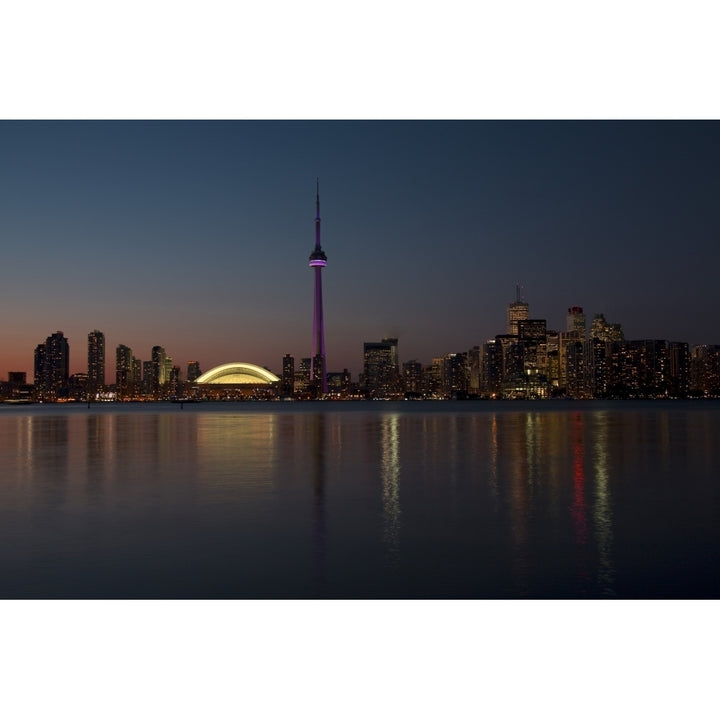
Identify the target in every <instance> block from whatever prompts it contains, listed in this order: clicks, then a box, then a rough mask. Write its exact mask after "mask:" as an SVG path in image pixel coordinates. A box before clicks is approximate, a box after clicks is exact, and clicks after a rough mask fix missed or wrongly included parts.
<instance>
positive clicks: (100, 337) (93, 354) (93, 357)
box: [88, 330, 105, 394]
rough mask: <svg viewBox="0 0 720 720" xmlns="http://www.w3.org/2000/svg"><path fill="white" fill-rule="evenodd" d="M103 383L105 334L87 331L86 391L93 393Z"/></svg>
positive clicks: (100, 388)
mask: <svg viewBox="0 0 720 720" xmlns="http://www.w3.org/2000/svg"><path fill="white" fill-rule="evenodd" d="M104 385H105V335H104V334H103V333H101V332H100V331H99V330H93V331H92V332H91V333H88V392H90V393H92V394H95V393H96V392H98V391H99V390H102V388H103V386H104Z"/></svg>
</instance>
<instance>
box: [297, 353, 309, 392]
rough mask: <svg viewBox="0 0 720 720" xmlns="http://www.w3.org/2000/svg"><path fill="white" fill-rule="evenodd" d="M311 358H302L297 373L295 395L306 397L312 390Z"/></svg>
mask: <svg viewBox="0 0 720 720" xmlns="http://www.w3.org/2000/svg"><path fill="white" fill-rule="evenodd" d="M310 362H311V361H310V358H301V359H300V365H299V367H298V369H297V372H296V373H295V393H296V394H298V395H305V394H306V393H307V392H308V390H309V388H310Z"/></svg>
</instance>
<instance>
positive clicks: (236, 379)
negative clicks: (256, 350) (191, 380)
mask: <svg viewBox="0 0 720 720" xmlns="http://www.w3.org/2000/svg"><path fill="white" fill-rule="evenodd" d="M195 382H196V383H197V384H198V385H272V384H273V383H276V382H280V378H279V377H278V376H277V375H274V374H273V373H271V372H270V371H269V370H266V369H265V368H261V367H260V366H259V365H251V364H250V363H227V364H226V365H218V366H217V367H214V368H213V369H212V370H208V371H207V372H206V373H203V374H202V375H201V376H200V377H199V378H198V379H197V380H196V381H195Z"/></svg>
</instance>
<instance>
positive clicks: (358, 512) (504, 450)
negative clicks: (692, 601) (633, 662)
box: [0, 401, 720, 598]
mask: <svg viewBox="0 0 720 720" xmlns="http://www.w3.org/2000/svg"><path fill="white" fill-rule="evenodd" d="M0 467H1V468H2V477H1V479H0V597H4V598H718V597H720V572H718V570H719V568H720V480H718V468H720V403H717V402H711V401H707V402H706V401H696V402H657V401H655V402H616V403H602V402H591V403H581V402H551V401H548V402H538V403H520V402H517V403H516V402H504V403H490V402H478V403H472V402H467V403H462V402H455V403H452V402H447V403H445V402H438V403H429V402H425V403H420V402H418V403H412V402H411V403H382V402H378V403H308V404H304V403H257V404H253V403H247V404H211V403H207V404H199V405H185V406H184V408H180V406H179V405H171V404H167V405H163V404H147V405H98V406H93V407H92V408H90V409H88V408H87V406H61V405H55V406H30V407H26V408H20V407H9V406H0Z"/></svg>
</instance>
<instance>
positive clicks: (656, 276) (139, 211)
mask: <svg viewBox="0 0 720 720" xmlns="http://www.w3.org/2000/svg"><path fill="white" fill-rule="evenodd" d="M0 138H1V140H0V144H1V145H2V149H3V153H4V156H5V157H6V158H7V162H6V163H5V165H4V166H3V169H2V170H0V178H1V180H0V187H2V189H3V195H4V197H5V206H6V213H5V220H4V224H5V228H4V232H5V235H6V237H7V238H8V244H7V247H6V263H5V271H6V281H5V282H4V286H3V290H2V294H1V297H2V300H3V303H4V305H5V307H6V308H8V309H9V310H10V312H8V313H7V314H6V322H5V323H4V326H3V330H2V331H0V377H2V378H5V377H7V373H8V372H11V371H21V372H22V371H24V372H27V373H28V377H30V376H31V375H32V349H33V348H34V347H35V346H36V345H37V343H38V342H39V341H40V340H41V339H42V338H43V337H46V336H47V335H48V334H49V333H52V332H55V331H56V330H62V331H63V332H64V334H65V336H66V337H67V338H68V340H69V342H70V345H71V360H70V362H71V368H70V371H71V373H73V372H85V371H86V370H87V366H86V362H85V360H86V347H85V338H86V337H87V335H88V333H89V332H91V331H92V330H93V329H94V328H97V329H99V330H101V331H102V332H104V333H105V337H106V341H107V348H108V352H107V356H106V372H107V373H111V372H112V370H113V368H112V361H111V357H112V355H113V352H111V350H114V348H116V347H117V346H118V345H120V344H124V345H127V346H129V347H131V348H133V351H134V352H135V353H136V355H137V356H138V357H143V358H145V357H146V356H147V355H148V354H149V351H150V348H152V347H153V346H155V345H161V346H163V347H165V348H166V349H167V352H168V354H169V355H171V356H172V357H173V362H174V363H175V364H177V365H180V366H181V367H182V368H185V367H186V366H187V363H188V362H189V361H193V360H197V361H199V362H200V365H201V367H202V368H203V369H209V368H210V367H213V366H215V365H218V364H220V363H223V362H230V361H248V362H253V363H256V364H258V365H262V366H268V367H270V368H271V369H274V370H275V371H277V370H278V369H279V367H280V365H281V361H282V357H283V355H285V354H286V353H290V354H292V355H294V356H295V357H297V358H301V357H308V356H310V355H311V345H310V341H309V337H310V329H311V328H310V323H309V317H310V314H311V310H312V304H313V298H312V292H311V290H310V288H309V285H308V278H307V271H306V270H304V268H306V267H307V265H306V263H307V245H308V242H309V241H310V238H311V234H310V233H311V232H312V231H311V230H310V224H311V223H312V221H313V218H312V216H311V215H310V212H312V210H311V205H310V203H311V202H312V200H313V198H312V196H311V193H312V192H313V191H314V190H315V188H314V187H313V183H314V182H315V178H316V176H319V177H320V178H321V179H322V181H323V196H324V220H325V223H324V225H326V228H325V229H326V234H327V236H328V238H329V242H331V244H332V248H333V272H332V273H331V275H329V276H327V278H326V279H325V288H324V292H325V299H326V303H327V305H326V309H325V327H326V343H327V369H328V370H329V371H339V370H342V369H343V368H345V367H347V368H348V369H350V371H351V372H352V373H353V375H357V374H358V372H359V371H360V370H361V363H362V346H363V342H367V341H371V340H373V339H379V338H381V337H399V338H400V346H401V354H402V358H403V359H413V358H417V359H419V360H421V361H422V362H428V361H429V360H430V359H431V358H432V357H433V356H436V355H438V354H443V353H446V352H457V351H464V350H467V349H468V348H470V347H472V346H473V345H477V344H479V343H482V342H485V341H486V340H488V339H489V338H491V337H494V336H495V335H496V334H498V333H501V332H503V330H504V323H505V318H504V311H505V306H506V304H507V303H508V302H510V301H511V300H512V295H513V291H514V288H515V285H516V284H521V285H523V286H524V288H525V290H524V295H525V298H526V299H527V301H528V302H529V303H530V308H531V309H530V316H531V317H537V318H546V319H547V326H548V328H555V329H560V330H562V329H564V316H565V311H566V309H567V308H568V307H570V306H575V305H577V306H582V307H584V308H585V312H586V314H587V316H588V317H589V318H591V317H592V316H593V315H594V314H595V313H603V314H604V315H605V317H606V318H608V320H609V321H610V322H620V323H622V325H623V328H624V329H625V332H626V336H627V337H629V338H665V339H667V340H679V341H683V342H688V343H690V344H713V343H718V342H720V338H718V337H716V336H715V333H716V331H715V330H714V319H715V318H716V317H717V315H718V312H719V311H720V296H719V293H718V290H717V288H716V285H715V284H714V263H715V262H716V260H717V255H718V250H717V238H718V235H720V233H719V232H718V230H719V228H720V222H719V221H718V211H717V210H716V208H715V204H714V203H715V197H716V195H717V189H718V186H719V183H718V176H717V174H718V171H717V167H720V165H719V164H718V160H720V149H718V148H720V143H719V142H718V139H720V125H718V123H717V122H708V121H703V122H668V121H665V122H658V121H651V122H650V121H648V122H646V121H634V122H630V121H628V122H624V121H623V122H557V121H553V122H535V121H515V122H498V121H457V122H453V121H434V122H423V121H409V122H402V121H387V122H372V121H367V122H352V121H335V122H334V121H308V122H296V121H277V122H260V121H241V122H235V121H220V122H179V121H172V122H162V121H152V122H74V121H66V122H8V121H4V122H2V123H1V124H0ZM72 348H74V351H73V350H72Z"/></svg>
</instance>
